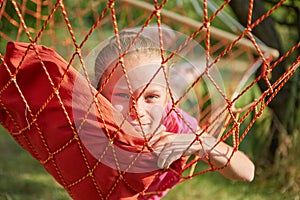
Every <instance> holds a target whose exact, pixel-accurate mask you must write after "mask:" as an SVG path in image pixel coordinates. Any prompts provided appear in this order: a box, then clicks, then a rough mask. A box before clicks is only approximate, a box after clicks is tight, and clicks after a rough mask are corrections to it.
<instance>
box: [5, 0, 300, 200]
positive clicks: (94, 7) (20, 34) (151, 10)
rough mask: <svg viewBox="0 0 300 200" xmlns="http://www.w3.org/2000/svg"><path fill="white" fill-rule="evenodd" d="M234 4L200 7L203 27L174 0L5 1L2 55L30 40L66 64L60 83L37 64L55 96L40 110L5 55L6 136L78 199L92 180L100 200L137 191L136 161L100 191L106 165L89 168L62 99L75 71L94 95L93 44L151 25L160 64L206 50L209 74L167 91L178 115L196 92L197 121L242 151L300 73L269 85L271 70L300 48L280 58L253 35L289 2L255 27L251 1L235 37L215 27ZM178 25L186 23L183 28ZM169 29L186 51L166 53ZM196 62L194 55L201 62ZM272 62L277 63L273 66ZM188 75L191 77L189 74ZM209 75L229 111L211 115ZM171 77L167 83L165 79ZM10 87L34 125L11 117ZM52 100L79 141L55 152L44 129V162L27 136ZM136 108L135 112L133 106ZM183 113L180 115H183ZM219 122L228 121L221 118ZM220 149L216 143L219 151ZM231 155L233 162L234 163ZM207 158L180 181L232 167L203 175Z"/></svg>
mask: <svg viewBox="0 0 300 200" xmlns="http://www.w3.org/2000/svg"><path fill="white" fill-rule="evenodd" d="M229 2H230V1H228V0H227V1H224V2H223V4H222V5H221V6H219V7H218V8H216V10H214V11H211V10H209V9H208V3H209V2H208V1H207V0H204V1H203V2H201V5H202V6H203V17H201V19H199V20H198V21H197V20H192V19H191V18H188V17H187V16H188V15H187V13H188V9H189V7H187V8H186V9H182V8H183V6H182V7H176V6H175V7H173V6H172V5H173V4H171V5H169V2H168V1H166V0H165V1H157V0H154V1H153V2H152V1H151V2H148V1H143V2H142V1H131V0H122V1H90V2H89V3H84V2H82V1H78V0H75V1H74V3H73V2H72V3H69V2H67V1H66V2H64V1H59V0H58V1H50V0H35V1H33V0H23V1H17V0H11V1H7V0H4V1H2V2H1V8H0V20H1V23H2V26H3V27H2V28H1V31H0V41H1V49H4V48H5V47H4V45H6V43H7V42H8V41H25V42H28V43H29V44H31V47H32V48H33V50H34V52H35V54H36V57H37V58H40V57H41V55H40V53H39V50H38V48H37V47H35V46H36V45H37V44H43V45H45V46H48V47H51V48H52V49H54V50H56V51H57V52H58V53H59V54H60V55H62V57H63V58H65V59H66V60H67V61H68V64H67V67H66V69H65V73H63V74H62V76H61V77H60V80H59V81H58V83H54V82H53V80H52V78H51V75H50V74H51V73H50V72H49V69H48V68H47V67H46V66H45V64H44V62H43V61H42V60H43V59H42V58H40V59H39V60H40V62H41V66H42V68H43V70H44V72H45V74H46V78H47V80H48V82H49V84H50V85H51V86H52V88H53V91H52V93H51V95H50V96H49V98H47V99H46V100H45V101H44V102H43V104H42V106H41V107H40V108H39V109H37V110H36V109H34V108H32V107H31V105H30V102H28V101H29V100H28V99H27V98H26V97H25V96H24V95H23V89H22V88H23V86H22V85H20V84H19V82H18V81H17V79H16V78H17V77H18V70H16V71H15V72H14V71H11V70H10V68H9V67H8V66H7V64H6V61H5V59H4V52H1V54H0V59H1V62H2V66H3V68H4V69H2V73H8V74H9V76H10V77H11V78H10V80H8V82H7V83H6V84H4V86H3V87H2V88H0V103H1V108H2V110H3V112H5V114H6V115H8V116H10V119H11V120H12V122H13V123H14V124H15V127H16V129H15V130H14V131H11V130H9V129H8V130H9V131H10V132H11V134H12V136H13V137H14V138H15V139H16V140H17V141H23V142H22V143H21V145H22V146H25V147H26V148H28V147H29V149H30V151H31V152H32V153H33V155H35V157H36V158H37V159H38V160H39V161H40V163H41V164H42V165H44V166H45V167H46V168H47V164H48V163H53V166H54V171H55V174H57V177H58V178H57V180H58V182H60V183H61V184H62V185H63V186H64V188H66V190H67V191H68V192H69V194H70V195H71V196H72V197H74V198H75V196H76V195H74V191H73V190H72V188H76V186H77V185H80V183H82V182H84V181H86V180H87V179H88V178H91V180H92V181H91V184H90V185H89V187H91V188H94V189H95V191H96V196H97V198H100V199H109V198H110V197H111V196H112V194H113V193H114V192H116V190H117V189H116V188H118V185H119V184H121V183H123V184H125V185H127V186H128V187H129V188H133V187H134V186H132V185H131V184H130V180H127V179H126V173H128V171H130V168H131V167H133V166H134V165H135V163H134V161H132V163H130V165H129V166H128V167H127V169H126V170H125V171H124V170H120V169H119V170H117V171H118V175H117V178H116V179H115V180H114V184H113V185H111V186H110V189H109V191H108V192H105V191H104V189H103V184H102V185H101V184H100V183H99V180H98V179H99V177H97V176H96V175H95V174H96V171H97V170H99V169H102V168H101V164H100V163H101V159H98V161H97V162H94V163H91V162H90V160H89V158H88V155H86V152H85V151H84V145H83V143H82V142H81V141H80V140H79V139H78V132H79V130H76V128H74V122H73V118H72V116H70V112H69V111H68V110H67V109H66V108H65V107H66V105H65V104H64V100H63V98H64V97H62V96H61V95H60V92H59V88H60V86H61V84H62V83H63V82H64V80H65V77H66V74H67V72H68V71H70V70H71V68H72V67H71V65H72V66H74V67H75V68H77V69H79V70H82V71H83V72H84V77H85V79H86V81H87V82H88V83H89V88H90V89H91V88H92V87H93V86H92V85H91V82H90V80H89V77H88V69H87V67H86V64H85V61H84V57H85V55H87V54H88V53H89V52H90V51H91V50H92V49H93V48H94V47H95V44H98V43H99V41H102V40H105V39H106V38H107V37H108V36H111V35H115V36H116V37H117V38H118V36H119V33H120V31H121V30H123V29H126V28H132V27H139V28H138V33H142V32H143V31H144V29H146V28H147V27H148V26H149V25H150V24H155V25H156V26H155V27H156V28H157V31H158V33H159V43H160V48H161V57H162V60H163V62H162V63H167V62H168V61H169V60H172V59H175V57H176V54H177V53H178V52H180V51H182V50H183V49H184V48H186V46H187V45H188V44H189V42H190V41H191V40H195V41H197V42H198V43H200V44H202V46H203V47H204V49H205V55H204V57H203V58H204V59H203V60H204V62H203V64H202V65H203V66H204V68H205V70H204V71H203V73H201V74H198V75H197V76H196V77H195V76H194V77H193V79H192V80H193V81H192V82H191V84H190V85H189V86H188V87H187V88H185V92H184V93H183V94H182V96H180V97H176V98H175V96H174V95H173V93H172V92H171V91H172V89H171V88H170V86H169V88H168V89H169V91H170V92H169V95H170V98H171V100H172V109H173V111H176V107H177V106H182V107H184V106H186V105H187V104H188V98H185V97H187V96H188V95H189V92H190V91H191V90H194V91H196V94H197V95H198V96H201V98H200V99H201V101H199V102H198V103H197V104H196V105H192V106H191V105H190V106H189V107H188V108H187V110H188V111H189V113H190V114H191V115H193V116H195V118H197V120H198V121H199V125H200V126H201V128H202V129H203V130H204V131H207V132H209V133H210V134H212V135H214V136H215V137H217V138H218V141H219V142H222V141H225V140H231V141H232V144H233V147H234V149H235V150H238V148H239V146H240V144H241V142H242V141H243V140H244V138H245V136H246V135H247V134H248V133H249V130H250V128H251V127H252V126H253V124H254V123H255V121H256V120H257V119H258V118H259V117H260V116H261V115H262V114H263V111H264V109H265V108H266V107H267V106H268V104H269V103H270V101H272V99H274V97H275V96H276V95H277V93H278V92H279V91H280V90H281V88H282V87H283V86H284V85H285V83H286V82H287V81H288V80H289V79H290V77H291V76H292V75H293V74H294V72H295V71H296V69H297V67H298V65H299V56H298V57H297V58H296V59H295V60H294V61H293V62H292V63H291V64H290V65H289V67H288V68H287V70H286V71H285V73H283V74H282V75H281V76H280V77H279V78H278V79H277V80H276V81H275V82H274V83H271V82H270V81H269V76H270V75H271V72H272V70H273V69H274V68H275V67H276V66H277V65H278V64H279V63H280V62H282V61H283V60H285V59H286V58H287V57H289V56H290V55H291V54H292V53H293V52H294V51H295V50H297V49H298V48H299V46H300V43H299V42H298V43H296V44H295V45H294V46H293V47H292V48H291V49H289V50H288V51H287V52H286V53H285V54H284V55H282V56H281V57H278V53H277V51H276V50H274V49H271V48H269V47H267V46H266V45H264V44H262V43H261V42H259V41H258V40H257V38H255V36H254V35H253V34H252V29H253V28H255V27H256V26H257V25H258V24H260V23H261V22H262V21H263V20H265V19H266V18H267V17H268V16H270V15H271V14H272V13H273V12H276V10H277V9H278V7H280V6H281V5H282V4H283V3H284V2H285V1H284V0H281V1H279V2H278V3H277V4H276V5H275V6H274V7H272V8H271V9H270V10H268V12H266V13H265V14H264V15H262V16H261V17H260V18H258V19H257V20H256V21H254V22H253V20H252V11H253V0H250V1H249V9H248V23H247V26H246V27H245V28H244V29H242V30H240V31H236V30H235V33H234V34H233V33H230V31H228V32H225V31H222V30H220V29H218V28H215V27H214V26H213V25H214V24H216V26H217V25H218V22H216V21H217V20H218V16H220V15H221V14H222V12H224V10H225V9H227V7H228V4H229ZM199 16H200V15H199ZM120 19H122V20H120ZM200 21H201V22H200ZM178 24H180V25H179V26H178ZM164 25H168V26H169V27H172V28H173V29H174V30H176V31H179V32H182V33H184V34H186V35H187V36H188V37H187V38H185V41H183V42H182V43H181V45H179V46H178V47H177V48H176V49H175V50H174V51H173V52H172V53H171V54H168V55H167V54H165V52H164V48H163V45H164V41H163V37H164V34H166V33H164V32H163V26H164ZM119 48H121V47H119ZM28 49H29V47H28ZM121 55H122V56H120V58H119V61H120V62H122V59H123V58H124V56H125V55H126V52H122V53H121ZM196 56H197V55H196V54H195V57H196ZM23 57H24V58H22V60H23V59H25V57H26V53H25V54H24V55H23ZM271 61H273V62H272V64H271ZM20 65H21V64H19V66H18V67H20ZM259 67H260V74H259V75H257V76H256V77H254V78H253V76H252V75H253V73H254V72H255V71H256V70H257V69H258V68H259ZM213 68H217V69H218V70H219V71H220V73H221V74H222V75H223V74H226V76H225V77H224V76H222V78H223V80H224V83H225V85H224V88H225V89H222V86H221V85H220V84H219V83H218V81H217V80H216V79H215V77H212V76H211V74H210V73H209V72H210V69H213ZM184 70H186V69H184ZM183 72H184V73H188V71H183ZM111 73H113V71H111ZM125 74H126V72H125ZM204 77H206V80H208V82H209V83H210V85H211V87H213V88H214V90H215V91H216V92H217V95H218V96H220V97H221V99H222V101H223V102H225V103H224V105H218V107H217V109H215V110H213V113H212V107H211V106H207V105H210V104H211V95H209V94H208V92H207V91H205V88H204V89H203V85H205V83H207V81H204ZM166 79H167V80H168V77H167V76H166ZM261 80H263V81H264V82H265V83H266V84H267V86H268V87H267V89H266V90H265V91H262V92H261V93H260V94H259V95H257V96H256V97H255V98H253V99H251V100H249V101H248V102H247V103H246V104H245V103H241V102H240V100H241V99H243V97H244V96H247V94H249V92H250V91H251V90H252V89H253V88H255V87H257V84H258V82H259V81H261ZM10 85H13V86H14V87H15V88H16V89H17V93H18V95H19V98H20V99H21V102H23V103H24V104H25V107H26V109H25V115H26V116H30V118H29V119H30V120H29V121H27V124H28V126H22V125H21V124H19V122H18V121H17V120H15V119H14V115H13V114H12V113H10V109H9V108H8V107H7V105H5V104H4V103H3V101H2V100H1V99H2V96H4V94H5V92H6V90H7V88H8V87H9V86H10ZM129 85H130V84H129ZM203 90H204V91H203ZM100 91H101V89H100ZM98 95H99V92H98V93H96V94H95V98H93V101H94V102H93V103H95V104H96V105H98V104H101V102H98V100H97V96H98ZM54 97H55V98H57V99H58V102H59V104H60V107H61V108H62V110H63V113H64V115H63V118H64V120H65V121H67V124H68V125H69V127H70V128H72V132H73V137H71V138H69V139H68V140H67V141H64V142H63V143H62V144H60V146H57V147H56V149H55V150H53V148H50V147H49V144H48V141H47V139H45V138H46V137H45V133H44V132H43V131H42V130H39V134H38V136H37V137H39V138H40V140H42V141H43V142H42V144H43V145H44V148H45V149H46V152H45V154H46V156H40V155H39V153H38V152H37V151H36V150H35V147H34V144H32V143H31V142H30V137H29V135H28V133H27V131H28V130H29V129H30V127H36V128H37V129H38V128H39V127H41V126H42V125H41V124H39V123H38V122H39V118H40V117H42V114H41V113H43V111H44V110H45V109H46V108H47V106H49V103H50V102H51V99H52V98H54ZM132 98H134V97H132ZM133 108H135V107H134V106H133ZM197 109H200V113H201V115H200V114H196V113H197V112H193V111H194V110H197ZM177 114H178V115H179V117H180V114H179V113H177ZM98 115H99V116H100V117H99V118H100V121H102V122H103V124H104V125H103V126H104V129H109V128H107V126H109V122H107V121H106V118H105V116H103V113H102V111H101V108H100V109H98ZM220 116H223V117H222V118H220ZM26 119H27V118H26ZM61 120H63V119H61ZM86 120H87V119H86ZM1 123H2V124H5V122H3V121H1ZM84 123H85V121H83V122H82V124H84ZM107 123H108V124H107ZM241 126H243V129H241ZM121 128H122V127H119V129H121ZM107 132H109V131H107ZM194 134H197V133H194ZM115 138H117V137H116V136H115V137H114V136H112V137H110V138H109V140H110V142H112V143H113V142H114V139H115ZM24 141H25V143H24ZM26 142H27V143H26ZM74 142H75V144H76V145H77V147H78V149H79V150H80V154H81V157H80V160H82V161H81V162H83V163H84V166H83V167H84V168H86V170H85V172H86V173H85V174H82V175H80V177H78V178H77V179H76V180H71V181H70V180H68V179H67V178H66V177H64V175H63V173H62V172H61V169H60V166H59V164H58V163H57V160H58V158H59V156H60V154H61V153H62V152H63V151H65V150H66V149H68V148H71V147H72V145H73V143H74ZM217 145H218V143H217V144H216V146H217ZM106 148H110V144H107V147H106ZM142 148H144V149H147V148H148V144H147V141H145V144H144V145H143V147H142ZM233 154H234V152H233ZM233 154H232V155H233ZM232 155H231V157H232ZM231 157H230V158H229V160H228V162H227V164H228V163H229V162H230V159H231ZM41 158H43V159H41ZM78 159H79V158H78ZM118 159H119V158H118V157H117V156H115V157H114V160H115V165H118V163H119V162H120V161H119V160H118ZM201 159H203V158H201V157H198V156H192V157H191V158H190V159H189V160H188V162H187V163H186V165H185V167H184V173H182V174H180V175H178V176H179V177H180V181H181V182H182V181H185V180H188V179H190V178H192V177H195V176H198V175H201V174H203V173H206V172H209V171H215V170H220V169H222V168H224V167H226V166H227V164H226V165H225V166H222V167H221V168H220V167H219V168H218V167H216V166H214V165H213V164H212V163H211V162H208V163H209V165H208V168H207V169H204V170H203V168H197V167H195V166H196V164H197V163H198V161H200V160H201ZM161 187H162V188H157V191H156V193H161V192H162V191H163V190H164V189H163V186H161ZM134 190H136V189H134ZM143 192H144V191H143ZM152 193H153V192H152ZM154 193H155V192H154Z"/></svg>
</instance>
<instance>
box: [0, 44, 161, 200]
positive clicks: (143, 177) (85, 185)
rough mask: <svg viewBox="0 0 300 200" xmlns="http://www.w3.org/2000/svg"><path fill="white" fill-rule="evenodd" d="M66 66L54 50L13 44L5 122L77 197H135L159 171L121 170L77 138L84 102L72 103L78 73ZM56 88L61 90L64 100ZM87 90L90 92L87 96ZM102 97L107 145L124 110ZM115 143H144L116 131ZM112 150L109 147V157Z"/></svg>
mask: <svg viewBox="0 0 300 200" xmlns="http://www.w3.org/2000/svg"><path fill="white" fill-rule="evenodd" d="M25 54H26V56H25ZM42 63H43V64H44V66H45V69H44V68H43V65H42ZM67 66H68V63H67V62H66V61H64V59H62V58H61V57H60V56H59V55H58V54H56V53H55V52H54V51H53V50H51V49H49V48H46V47H43V46H39V45H36V46H35V48H34V47H33V46H32V45H29V44H26V43H9V44H8V46H7V51H6V55H5V62H4V63H2V64H1V66H0V123H1V124H2V125H3V126H4V127H5V128H6V129H7V130H8V131H9V132H10V133H11V135H12V136H13V137H14V138H15V140H16V141H17V142H18V143H19V144H20V145H21V146H22V147H24V149H26V150H27V151H28V152H30V153H31V155H32V156H33V157H34V158H36V159H37V160H39V161H40V162H41V164H43V166H44V167H45V168H46V170H47V171H48V172H49V173H50V174H51V175H52V176H53V177H54V178H55V179H56V180H57V181H58V182H59V183H60V184H61V185H63V186H64V187H65V188H66V190H67V191H68V193H69V194H70V196H71V197H72V198H73V199H78V200H85V199H90V200H93V199H136V198H137V196H138V195H139V194H141V193H142V192H143V191H145V190H146V189H147V187H148V186H149V185H150V184H151V182H153V180H154V178H155V176H156V175H158V174H159V173H160V171H159V170H155V171H151V172H148V173H129V172H127V173H123V172H118V170H116V169H114V168H111V167H109V166H107V165H105V164H103V163H102V162H98V161H97V159H96V158H95V156H92V155H91V154H90V152H89V150H87V149H86V148H85V146H84V145H83V143H82V141H81V139H80V138H79V137H78V134H77V130H76V128H75V126H74V120H79V119H74V117H73V113H72V112H73V111H74V109H75V110H79V111H80V109H81V108H80V104H75V105H74V103H72V92H73V86H74V81H75V79H76V78H78V76H79V74H78V73H77V71H76V70H74V69H73V68H72V67H70V68H68V67H67ZM7 68H8V69H7ZM9 71H10V73H11V74H13V75H12V76H11V75H10V74H9ZM47 73H48V74H49V76H48V75H47ZM64 74H65V75H64ZM62 78H63V79H62ZM49 79H51V80H52V82H53V85H52V84H51V81H50V80H49ZM12 80H15V82H16V84H15V82H14V81H12ZM18 87H19V89H18ZM53 88H58V94H59V97H60V98H58V96H57V95H56V93H55V91H54V89H53ZM85 92H88V91H82V94H83V95H84V93H85ZM22 96H23V97H22ZM98 100H99V102H101V103H100V109H101V110H102V112H103V113H104V114H103V116H104V118H105V121H106V122H107V123H106V126H107V128H108V131H109V132H107V133H106V134H102V135H99V134H98V135H97V138H98V140H99V139H100V141H102V139H103V143H104V144H105V142H106V143H107V141H108V140H107V136H108V135H109V136H110V137H112V136H113V135H115V132H116V130H118V126H117V125H116V123H115V120H118V116H119V115H120V114H119V113H117V112H115V111H114V109H113V108H112V107H111V105H110V103H109V102H108V101H107V100H106V99H105V98H104V97H103V96H101V95H98ZM26 104H28V106H26ZM74 106H75V108H74ZM63 108H64V109H63ZM66 116H68V117H66ZM68 118H69V119H68ZM100 122H101V120H100V119H99V120H98V121H95V122H90V123H91V125H92V126H93V125H95V123H96V124H97V126H99V124H100V126H101V127H103V124H102V123H100ZM95 126H96V125H95ZM126 128H128V129H130V128H131V127H130V126H129V125H128V124H126V123H125V124H124V127H123V130H125V129H126ZM97 144H98V143H97ZM97 144H96V145H97ZM114 144H115V145H117V146H118V147H120V148H121V149H124V150H126V151H128V152H139V151H140V150H141V149H142V147H143V145H144V141H142V140H141V139H139V138H135V137H133V136H126V137H124V132H122V131H121V132H118V133H117V134H116V137H115V139H114ZM99 148H103V147H99ZM145 151H146V150H145ZM112 153H113V152H112V151H108V153H107V154H108V158H111V156H113V155H112ZM123 159H124V158H123ZM125 159H126V158H125ZM151 159H154V158H149V161H147V162H154V161H155V160H151ZM142 162H143V161H142ZM119 173H122V175H121V176H120V175H119Z"/></svg>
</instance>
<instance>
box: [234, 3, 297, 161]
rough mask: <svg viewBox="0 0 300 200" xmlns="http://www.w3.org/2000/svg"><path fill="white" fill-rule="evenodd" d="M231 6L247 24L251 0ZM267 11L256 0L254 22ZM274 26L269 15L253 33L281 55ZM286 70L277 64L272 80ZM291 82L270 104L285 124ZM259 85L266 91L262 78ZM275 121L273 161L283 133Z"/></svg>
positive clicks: (270, 150)
mask: <svg viewBox="0 0 300 200" xmlns="http://www.w3.org/2000/svg"><path fill="white" fill-rule="evenodd" d="M230 6H231V8H232V10H233V12H234V13H235V15H236V16H237V18H238V20H239V21H240V23H241V24H242V25H244V26H246V24H247V16H248V10H249V1H243V0H232V1H231V2H230ZM265 13H266V9H265V7H264V2H263V1H262V0H255V1H254V7H253V15H252V22H254V21H255V20H256V19H258V18H259V17H261V16H262V15H263V14H265ZM274 27H275V22H274V20H273V19H272V18H271V17H268V18H267V19H265V20H264V21H263V22H262V23H260V24H259V25H258V26H256V27H255V28H254V29H253V31H252V33H253V34H254V35H255V36H256V37H257V38H259V39H260V40H261V41H262V42H264V43H265V44H266V45H268V46H269V47H272V48H275V49H277V50H278V51H279V53H280V56H281V55H282V53H283V49H282V45H281V42H280V39H279V35H278V33H277V31H276V30H275V28H274ZM285 70H286V69H285V63H280V64H279V65H277V66H276V67H275V68H274V69H273V71H272V78H271V80H270V82H271V83H274V82H275V81H276V80H277V79H278V77H280V76H281V75H282V74H283V73H284V72H285ZM259 74H260V71H258V72H257V76H258V75H259ZM291 83H292V82H291V81H289V82H288V83H287V84H286V85H285V86H284V87H283V88H282V90H281V91H280V92H279V93H278V95H277V96H276V97H275V98H274V99H273V100H272V102H271V103H270V104H269V107H270V108H271V109H272V110H273V113H274V115H275V116H274V117H276V119H278V120H279V122H280V123H281V124H285V122H286V116H287V114H288V113H286V112H287V111H286V109H285V108H286V107H287V103H288V102H289V101H288V100H289V98H290V90H291V87H292V85H291ZM259 86H260V88H261V90H262V91H265V90H266V89H267V85H266V83H265V81H264V80H261V81H260V82H259ZM288 115H289V114H288ZM275 123H278V121H277V122H275V120H272V124H271V126H272V129H273V130H272V131H271V132H273V134H272V135H270V136H271V137H272V138H271V144H270V146H269V149H268V157H269V161H271V162H272V163H273V162H274V159H275V155H276V152H277V149H278V147H279V138H280V134H281V133H282V130H279V129H278V128H275V127H278V125H277V124H275ZM284 128H285V129H286V130H287V132H288V133H289V131H292V129H293V127H284Z"/></svg>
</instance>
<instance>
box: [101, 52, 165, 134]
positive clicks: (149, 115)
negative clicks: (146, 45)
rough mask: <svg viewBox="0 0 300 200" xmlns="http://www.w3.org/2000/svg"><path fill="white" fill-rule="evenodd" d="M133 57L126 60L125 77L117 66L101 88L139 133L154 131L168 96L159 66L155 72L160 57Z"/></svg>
mask: <svg viewBox="0 0 300 200" xmlns="http://www.w3.org/2000/svg"><path fill="white" fill-rule="evenodd" d="M128 57H129V56H128ZM128 57H127V58H128ZM134 58H135V59H133V58H131V57H129V58H128V59H126V60H125V68H126V70H127V73H126V75H127V76H125V75H124V73H123V71H122V69H121V67H118V69H117V70H116V71H115V73H114V74H113V75H112V77H111V78H110V79H109V82H108V83H107V85H106V86H105V87H104V88H103V91H102V94H103V95H104V96H105V97H106V98H107V99H108V100H109V101H110V102H111V103H112V105H113V106H114V107H115V108H116V109H117V110H118V111H119V112H121V113H122V114H123V115H124V117H125V118H126V119H127V121H128V122H129V123H130V124H131V125H132V126H133V127H134V128H135V129H136V131H138V132H139V133H141V135H148V134H154V133H155V131H156V129H157V128H158V127H159V126H160V125H161V120H162V116H163V113H164V109H165V106H166V103H167V99H168V98H167V87H166V83H165V78H164V75H163V71H162V69H161V70H160V71H159V72H158V73H156V72H157V70H158V69H159V67H160V66H161V60H160V59H150V58H147V57H144V58H136V57H134ZM155 74H156V75H155ZM154 75H155V77H154V78H153V76H154ZM150 80H151V82H150V83H149V81H150ZM128 83H129V84H130V88H131V91H132V93H131V92H130V90H129V87H128ZM134 107H135V108H134ZM127 116H128V117H127Z"/></svg>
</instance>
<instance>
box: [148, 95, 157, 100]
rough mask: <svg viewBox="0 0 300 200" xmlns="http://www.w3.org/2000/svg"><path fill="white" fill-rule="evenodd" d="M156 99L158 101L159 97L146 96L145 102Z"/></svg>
mask: <svg viewBox="0 0 300 200" xmlns="http://www.w3.org/2000/svg"><path fill="white" fill-rule="evenodd" d="M157 99H159V95H147V96H146V100H149V101H156V100H157Z"/></svg>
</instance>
